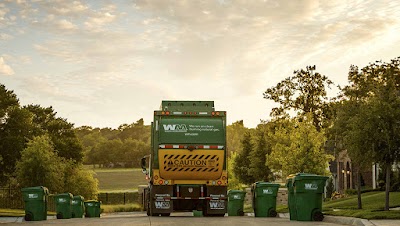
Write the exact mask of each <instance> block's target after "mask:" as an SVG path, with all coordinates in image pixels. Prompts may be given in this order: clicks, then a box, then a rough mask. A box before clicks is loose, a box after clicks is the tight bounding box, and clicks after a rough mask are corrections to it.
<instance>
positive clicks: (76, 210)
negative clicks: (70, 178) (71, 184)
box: [71, 195, 85, 218]
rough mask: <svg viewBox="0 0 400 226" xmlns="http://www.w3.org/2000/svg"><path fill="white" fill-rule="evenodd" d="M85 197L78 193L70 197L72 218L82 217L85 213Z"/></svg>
mask: <svg viewBox="0 0 400 226" xmlns="http://www.w3.org/2000/svg"><path fill="white" fill-rule="evenodd" d="M84 201H85V199H84V198H83V197H82V196H80V195H75V196H74V197H73V198H72V206H71V208H72V214H71V216H72V218H82V217H83V216H84V215H85V203H84Z"/></svg>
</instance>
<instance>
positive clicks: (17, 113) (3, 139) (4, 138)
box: [0, 106, 33, 184]
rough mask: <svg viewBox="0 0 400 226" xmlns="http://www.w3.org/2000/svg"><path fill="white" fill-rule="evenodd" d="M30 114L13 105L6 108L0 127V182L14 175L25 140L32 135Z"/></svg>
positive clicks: (4, 181)
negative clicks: (0, 160)
mask: <svg viewBox="0 0 400 226" xmlns="http://www.w3.org/2000/svg"><path fill="white" fill-rule="evenodd" d="M32 128H33V124H32V114H31V113H30V112H29V111H27V110H25V109H21V108H20V107H18V106H14V107H11V108H8V109H7V117H5V118H4V122H3V124H2V125H1V128H0V156H1V158H2V159H3V161H2V162H0V164H1V165H0V168H1V170H0V184H4V183H6V181H7V180H8V178H9V177H10V176H14V172H15V164H16V162H17V161H18V160H19V159H20V157H21V152H22V150H24V148H25V147H26V142H27V141H28V140H29V139H30V138H31V137H32V133H31V131H32Z"/></svg>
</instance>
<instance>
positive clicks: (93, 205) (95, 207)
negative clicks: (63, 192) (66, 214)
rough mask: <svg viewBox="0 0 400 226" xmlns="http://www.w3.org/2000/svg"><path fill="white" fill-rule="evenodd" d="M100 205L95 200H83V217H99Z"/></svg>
mask: <svg viewBox="0 0 400 226" xmlns="http://www.w3.org/2000/svg"><path fill="white" fill-rule="evenodd" d="M100 205H101V202H100V201H97V200H89V201H85V217H100Z"/></svg>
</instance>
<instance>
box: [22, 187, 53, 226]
mask: <svg viewBox="0 0 400 226" xmlns="http://www.w3.org/2000/svg"><path fill="white" fill-rule="evenodd" d="M21 192H22V196H23V199H24V203H25V217H24V218H25V220H26V221H41V220H47V201H48V196H49V190H48V189H47V188H46V187H42V186H39V187H28V188H22V189H21Z"/></svg>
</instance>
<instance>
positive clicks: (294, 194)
mask: <svg viewBox="0 0 400 226" xmlns="http://www.w3.org/2000/svg"><path fill="white" fill-rule="evenodd" d="M327 179H328V177H325V176H319V175H315V174H305V173H298V174H292V175H290V176H289V177H288V178H287V181H286V187H287V188H288V206H289V214H290V220H298V221H322V220H323V218H324V215H323V214H322V194H323V193H324V188H325V183H326V180H327ZM279 187H280V185H279V184H273V183H268V182H256V183H254V184H253V185H252V187H251V191H252V207H253V209H254V216H255V217H276V216H277V212H276V197H277V194H278V190H279ZM245 194H246V193H245V192H244V191H240V190H230V191H229V192H228V216H243V215H244V212H243V208H244V197H245Z"/></svg>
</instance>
